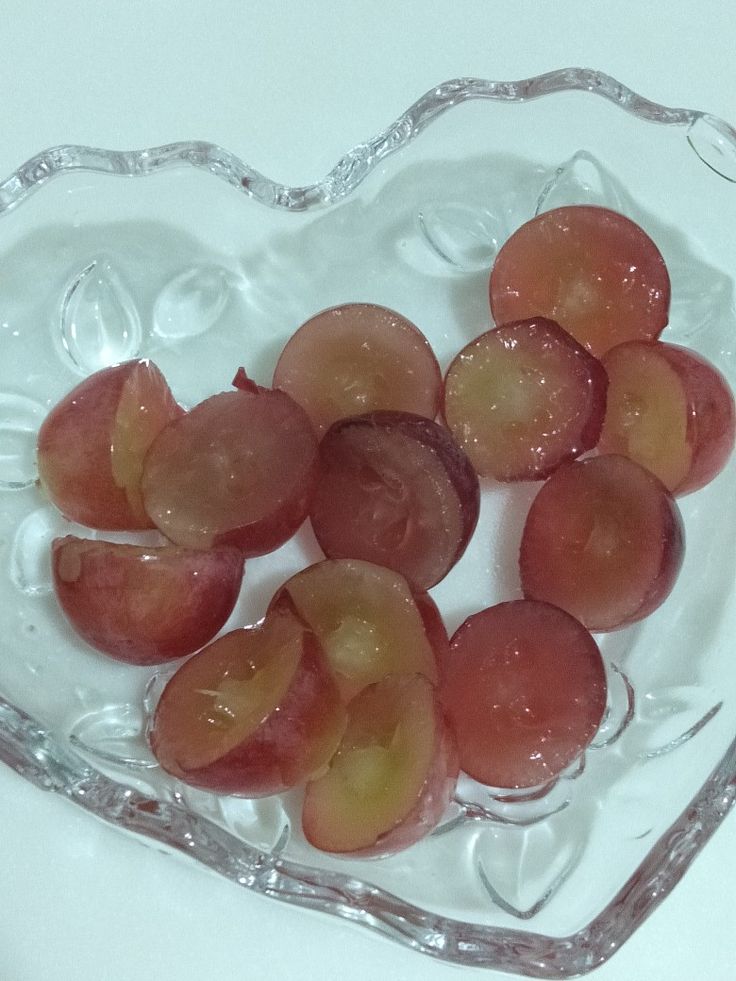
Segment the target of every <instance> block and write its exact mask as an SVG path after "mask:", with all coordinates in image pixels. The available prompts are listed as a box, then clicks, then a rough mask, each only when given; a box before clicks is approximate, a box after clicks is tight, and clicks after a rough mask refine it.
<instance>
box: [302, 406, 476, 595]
mask: <svg viewBox="0 0 736 981" xmlns="http://www.w3.org/2000/svg"><path fill="white" fill-rule="evenodd" d="M319 456H320V477H319V482H318V485H317V490H316V493H315V497H314V503H313V505H312V508H311V510H310V518H311V520H312V527H313V528H314V533H315V535H316V536H317V541H318V542H319V544H320V547H321V548H322V550H323V551H324V553H325V555H327V556H328V558H359V559H365V560H366V561H368V562H373V563H375V564H376V565H382V566H386V567H387V568H390V569H394V570H396V571H397V572H400V573H401V574H402V575H404V576H405V577H406V579H407V580H408V581H409V583H410V585H411V586H412V588H413V589H417V590H426V589H429V588H430V587H431V586H434V585H435V584H436V583H438V582H439V581H440V580H441V579H442V578H443V577H444V576H445V575H447V573H448V572H449V571H450V569H451V568H452V567H453V565H454V564H455V563H456V562H457V560H458V559H459V558H460V556H461V555H462V553H463V552H464V550H465V547H466V545H467V543H468V541H469V539H470V536H471V535H472V533H473V531H474V529H475V526H476V523H477V520H478V511H479V507H480V489H479V485H478V478H477V476H476V474H475V472H474V471H473V468H472V465H471V463H470V461H469V460H468V458H467V456H466V455H465V454H464V453H463V451H462V450H461V449H460V448H459V447H458V446H457V444H456V443H455V442H454V440H453V439H452V437H451V436H450V434H449V433H448V432H447V430H445V429H444V428H442V427H441V426H439V425H437V424H436V423H434V422H432V421H431V420H429V419H424V418H421V417H420V416H415V415H411V414H410V413H403V412H372V413H368V414H366V415H364V416H353V417H352V418H349V419H343V420H341V421H340V422H337V423H335V424H334V425H333V426H331V427H330V429H329V430H328V431H327V433H326V434H325V436H324V437H323V439H322V442H321V444H320V451H319Z"/></svg>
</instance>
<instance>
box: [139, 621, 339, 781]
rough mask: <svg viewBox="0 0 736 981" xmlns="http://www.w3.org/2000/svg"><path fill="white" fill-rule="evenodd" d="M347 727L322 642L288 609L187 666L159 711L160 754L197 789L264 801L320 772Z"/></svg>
mask: <svg viewBox="0 0 736 981" xmlns="http://www.w3.org/2000/svg"><path fill="white" fill-rule="evenodd" d="M344 727H345V712H344V709H343V707H342V705H341V703H340V699H339V695H338V691H337V687H336V685H335V683H334V681H333V680H332V676H331V674H330V672H329V670H328V668H327V666H326V664H325V663H324V659H323V656H322V652H321V650H320V648H319V645H318V643H317V641H316V639H315V637H314V634H313V633H312V632H311V631H310V630H309V629H308V628H307V627H305V626H304V624H303V623H302V622H301V620H300V619H299V617H297V616H296V615H295V613H294V612H293V610H292V608H291V606H290V604H289V603H288V602H286V603H281V604H279V605H278V606H277V607H274V608H273V609H272V610H271V611H270V613H269V616H268V617H267V618H266V620H265V621H264V622H263V624H262V625H260V626H257V627H251V628H248V629H243V630H234V631H231V632H230V633H228V634H225V635H224V636H222V637H219V638H218V639H217V640H215V641H213V643H212V644H210V645H209V646H208V647H205V648H204V649H203V650H201V651H200V652H199V653H198V654H195V655H194V656H193V657H191V658H190V659H189V660H188V661H185V663H184V664H183V665H182V666H181V667H180V668H179V670H178V671H177V672H176V674H174V676H173V677H172V678H171V679H170V681H169V683H168V684H167V685H166V688H165V689H164V691H163V694H162V695H161V698H160V700H159V703H158V706H157V707H156V712H155V715H154V719H153V726H152V729H151V746H152V748H153V751H154V753H155V754H156V757H157V759H158V761H159V763H160V764H161V766H162V767H163V768H164V769H165V770H166V771H167V772H169V773H171V774H173V775H174V776H177V777H180V778H181V779H182V780H184V781H186V782H187V783H190V784H192V785H193V786H195V787H201V788H204V789H207V790H214V791H217V792H218V793H224V794H238V795H240V796H242V797H264V796H267V795H269V794H277V793H280V792H281V791H283V790H286V789H288V788H289V787H293V786H295V785H296V784H298V783H300V782H301V781H302V780H305V779H306V778H308V777H310V776H312V775H313V774H315V773H317V772H318V771H320V770H321V769H322V767H324V766H325V764H326V763H327V762H328V761H329V759H330V758H331V756H332V755H333V753H334V752H335V750H336V749H337V746H338V744H339V742H340V738H341V736H342V733H343V731H344Z"/></svg>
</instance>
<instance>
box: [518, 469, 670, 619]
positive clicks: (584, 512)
mask: <svg viewBox="0 0 736 981" xmlns="http://www.w3.org/2000/svg"><path fill="white" fill-rule="evenodd" d="M684 544H685V543H684V532H683V527H682V519H681V517H680V512H679V509H678V507H677V505H676V504H675V501H674V499H673V498H672V496H671V494H670V493H669V492H668V490H667V488H666V487H665V486H664V484H662V483H661V481H659V480H658V479H657V478H656V477H655V476H653V474H650V473H649V471H647V470H645V469H644V468H643V467H640V466H639V464H638V463H634V462H633V461H631V460H628V459H627V458H626V457H623V456H618V455H608V456H598V457H593V458H591V459H587V460H579V461H577V462H575V463H571V464H567V465H566V466H564V467H561V468H560V469H559V470H557V471H556V472H555V473H554V474H553V475H552V476H551V477H550V478H549V480H548V481H547V482H546V484H545V485H544V486H543V487H542V488H541V490H540V491H539V493H538V494H537V496H536V498H535V499H534V501H533V502H532V506H531V508H530V509H529V514H528V515H527V519H526V523H525V525H524V531H523V534H522V539H521V550H520V555H519V567H520V571H521V584H522V588H523V590H524V595H525V596H526V597H527V598H529V599H536V600H543V601H546V602H548V603H553V604H554V605H555V606H559V607H561V608H562V609H563V610H567V611H568V612H569V613H571V614H572V615H573V616H574V617H576V618H577V619H578V620H580V621H581V623H583V624H584V625H585V626H586V627H588V629H589V630H615V629H617V628H618V627H623V626H625V625H626V624H629V623H633V622H635V621H636V620H641V619H642V618H643V617H645V616H647V615H648V614H650V613H651V612H652V611H653V610H655V609H656V608H657V607H658V606H659V605H660V604H661V603H663V602H664V600H665V599H666V598H667V596H668V595H669V593H670V591H671V589H672V587H673V586H674V583H675V579H676V578H677V574H678V572H679V570H680V566H681V564H682V558H683V554H684Z"/></svg>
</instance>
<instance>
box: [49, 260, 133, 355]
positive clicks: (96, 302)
mask: <svg viewBox="0 0 736 981" xmlns="http://www.w3.org/2000/svg"><path fill="white" fill-rule="evenodd" d="M60 330H61V346H62V348H63V350H64V352H65V353H66V355H67V356H68V358H69V360H70V361H71V362H72V364H73V365H74V367H75V368H76V369H77V370H78V371H82V372H84V373H85V374H86V373H88V372H93V371H98V370H99V369H100V368H107V367H109V366H110V365H112V364H118V363H120V362H121V361H129V360H130V359H131V358H135V357H137V355H138V354H139V352H140V347H141V341H142V338H143V331H142V328H141V321H140V317H139V315H138V310H137V308H136V305H135V303H134V301H133V298H132V296H131V295H130V293H129V291H128V289H127V288H126V286H125V285H124V283H123V281H122V279H121V277H120V275H119V273H118V272H117V271H116V269H115V267H114V266H113V265H112V263H111V262H109V261H108V260H103V259H93V260H92V261H91V262H90V263H88V265H87V266H85V267H84V269H82V271H81V272H79V273H78V274H77V275H76V276H75V277H74V279H72V281H71V282H70V284H69V285H68V286H67V288H66V291H65V293H64V298H63V300H62V303H61V314H60Z"/></svg>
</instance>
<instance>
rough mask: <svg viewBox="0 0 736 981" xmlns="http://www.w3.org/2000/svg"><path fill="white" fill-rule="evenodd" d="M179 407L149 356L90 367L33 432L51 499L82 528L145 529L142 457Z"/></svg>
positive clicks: (40, 469) (148, 523)
mask: <svg viewBox="0 0 736 981" xmlns="http://www.w3.org/2000/svg"><path fill="white" fill-rule="evenodd" d="M183 414H184V410H183V409H182V408H180V406H178V405H177V403H176V402H175V401H174V397H173V396H172V394H171V391H170V390H169V386H168V385H167V384H166V381H165V379H164V377H163V375H162V374H161V372H160V371H159V369H158V368H157V367H156V365H155V364H153V363H152V362H151V361H126V362H125V363H124V364H119V365H115V366H114V367H112V368H104V369H103V370H102V371H98V372H95V374H94V375H90V377H89V378H86V379H85V380H84V381H83V382H81V383H80V384H79V385H77V386H76V388H74V389H72V391H71V392H69V394H68V395H66V396H65V397H64V398H63V399H62V400H61V401H60V402H59V403H58V404H57V405H56V406H55V407H54V408H53V409H52V410H51V412H50V413H49V415H48V416H47V417H46V419H45V420H44V422H43V425H42V426H41V429H40V431H39V434H38V473H39V478H40V480H41V484H42V486H43V488H44V490H45V491H46V493H47V494H48V496H49V498H50V499H51V501H52V502H53V503H54V504H55V505H56V507H58V508H59V510H60V511H61V512H62V514H64V515H65V516H66V517H67V518H69V520H70V521H76V522H78V523H79V524H83V525H87V527H88V528H99V529H103V530H104V529H107V530H116V529H117V530H136V529H139V528H152V527H153V522H152V521H151V519H150V518H149V517H148V515H147V514H146V512H145V509H144V508H143V502H142V499H141V492H140V480H141V472H142V468H143V458H144V456H145V454H146V452H147V450H148V448H149V446H150V445H151V443H152V442H153V440H154V439H155V437H156V436H157V435H158V433H159V432H160V431H161V430H162V429H163V428H164V426H166V425H167V424H168V423H169V422H171V421H172V420H174V419H178V418H180V417H181V416H182V415H183Z"/></svg>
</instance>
